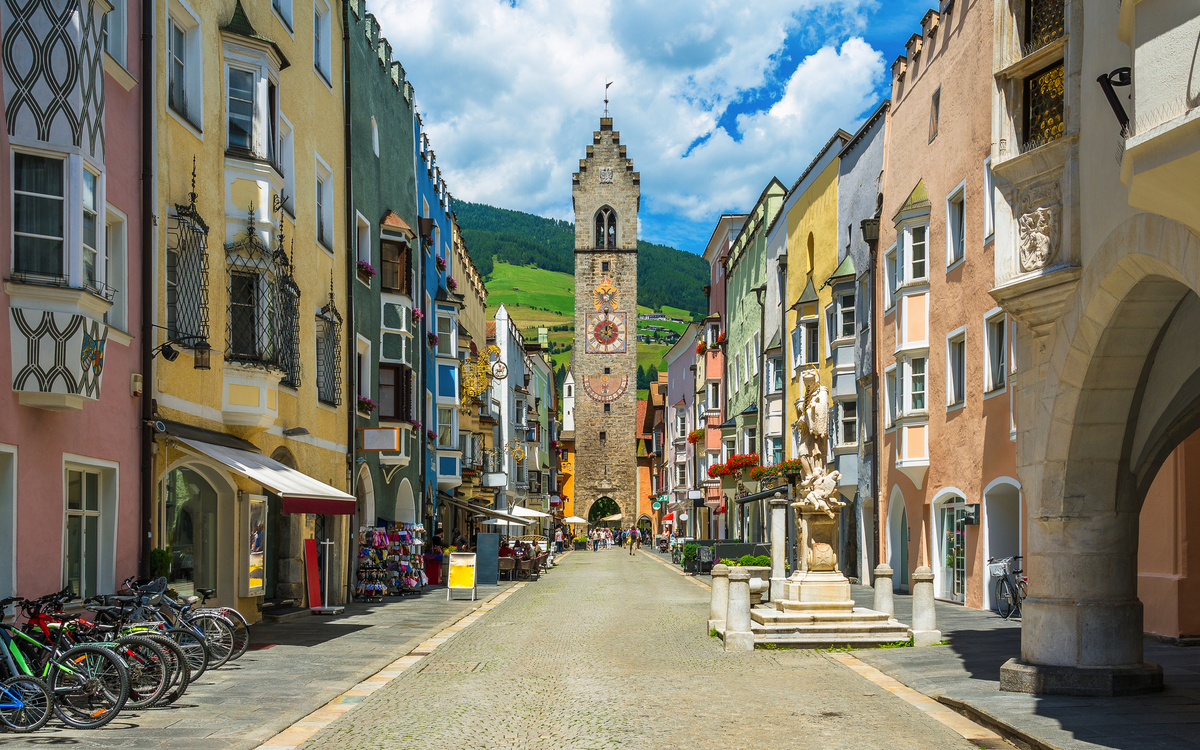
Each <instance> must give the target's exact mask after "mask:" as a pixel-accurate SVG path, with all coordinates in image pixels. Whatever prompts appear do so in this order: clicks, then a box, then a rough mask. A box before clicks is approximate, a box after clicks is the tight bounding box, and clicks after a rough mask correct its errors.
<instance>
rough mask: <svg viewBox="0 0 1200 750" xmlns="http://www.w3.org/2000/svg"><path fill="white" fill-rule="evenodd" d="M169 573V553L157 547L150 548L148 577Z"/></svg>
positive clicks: (162, 575) (163, 575)
mask: <svg viewBox="0 0 1200 750" xmlns="http://www.w3.org/2000/svg"><path fill="white" fill-rule="evenodd" d="M170 574H171V553H170V552H167V551H166V550H165V549H162V548H161V547H159V548H158V549H154V550H150V577H151V578H160V577H166V576H168V575H170Z"/></svg>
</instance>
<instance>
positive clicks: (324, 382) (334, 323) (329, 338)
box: [317, 278, 342, 406]
mask: <svg viewBox="0 0 1200 750" xmlns="http://www.w3.org/2000/svg"><path fill="white" fill-rule="evenodd" d="M341 332H342V314H341V313H339V312H338V310H337V306H336V305H335V304H334V303H333V279H332V278H330V280H329V302H328V303H327V304H326V305H325V306H324V307H322V308H321V312H320V313H319V314H318V315H317V398H318V399H319V400H320V401H322V402H323V403H326V404H330V405H332V406H338V405H340V404H341V403H342V346H341Z"/></svg>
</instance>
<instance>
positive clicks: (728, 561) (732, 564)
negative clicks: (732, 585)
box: [721, 557, 737, 568]
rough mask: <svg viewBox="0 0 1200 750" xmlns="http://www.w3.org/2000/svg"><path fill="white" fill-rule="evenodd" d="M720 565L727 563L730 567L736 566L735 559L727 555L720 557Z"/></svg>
mask: <svg viewBox="0 0 1200 750" xmlns="http://www.w3.org/2000/svg"><path fill="white" fill-rule="evenodd" d="M721 564H722V565H728V566H729V567H731V568H735V567H737V560H730V559H729V558H728V557H722V558H721Z"/></svg>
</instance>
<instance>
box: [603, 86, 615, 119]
mask: <svg viewBox="0 0 1200 750" xmlns="http://www.w3.org/2000/svg"><path fill="white" fill-rule="evenodd" d="M611 85H613V82H612V81H609V82H608V83H606V84H604V116H605V117H608V87H609V86H611Z"/></svg>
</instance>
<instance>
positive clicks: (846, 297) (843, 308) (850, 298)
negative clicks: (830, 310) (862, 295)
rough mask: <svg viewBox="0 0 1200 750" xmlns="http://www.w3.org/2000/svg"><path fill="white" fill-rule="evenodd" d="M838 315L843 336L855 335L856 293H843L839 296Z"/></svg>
mask: <svg viewBox="0 0 1200 750" xmlns="http://www.w3.org/2000/svg"><path fill="white" fill-rule="evenodd" d="M838 315H839V321H840V323H841V331H840V335H841V337H842V338H848V337H853V336H854V293H853V292H851V293H850V294H843V295H842V296H841V297H839V298H838Z"/></svg>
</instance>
